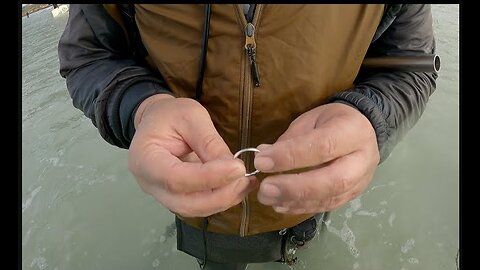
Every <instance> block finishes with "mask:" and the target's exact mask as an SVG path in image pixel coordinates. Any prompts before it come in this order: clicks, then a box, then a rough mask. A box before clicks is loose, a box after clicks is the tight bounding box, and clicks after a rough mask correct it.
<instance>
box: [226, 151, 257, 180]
mask: <svg viewBox="0 0 480 270" xmlns="http://www.w3.org/2000/svg"><path fill="white" fill-rule="evenodd" d="M245 152H257V153H258V152H260V150H258V149H257V148H245V149H242V150H240V151H238V152H237V153H235V155H233V158H238V156H240V155H241V154H243V153H245ZM259 172H260V171H259V170H256V171H254V172H251V173H246V174H245V176H247V177H248V176H252V175H255V174H257V173H259Z"/></svg>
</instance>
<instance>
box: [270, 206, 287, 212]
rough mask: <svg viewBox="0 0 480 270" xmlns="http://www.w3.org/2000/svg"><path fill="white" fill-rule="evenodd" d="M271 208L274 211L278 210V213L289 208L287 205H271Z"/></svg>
mask: <svg viewBox="0 0 480 270" xmlns="http://www.w3.org/2000/svg"><path fill="white" fill-rule="evenodd" d="M273 210H275V211H276V212H278V213H285V212H287V211H288V210H290V208H288V207H283V206H274V207H273Z"/></svg>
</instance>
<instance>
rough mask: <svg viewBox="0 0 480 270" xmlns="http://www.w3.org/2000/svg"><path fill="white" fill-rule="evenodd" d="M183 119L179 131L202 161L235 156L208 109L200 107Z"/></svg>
mask: <svg viewBox="0 0 480 270" xmlns="http://www.w3.org/2000/svg"><path fill="white" fill-rule="evenodd" d="M182 119H183V122H182V123H180V125H179V127H178V132H179V133H180V134H181V135H182V137H183V139H184V141H185V142H186V143H187V144H188V145H189V146H190V148H191V149H192V150H193V151H194V152H195V153H196V154H197V155H198V157H199V158H200V159H201V160H202V162H206V161H210V160H214V159H230V158H233V154H232V152H231V151H230V149H229V148H228V146H227V144H226V143H225V141H224V140H223V138H222V137H221V136H220V134H218V132H217V130H216V129H215V126H214V125H213V122H212V120H211V118H210V116H209V115H208V112H207V110H206V109H204V108H203V107H202V108H199V109H198V112H196V113H192V114H191V115H189V117H183V118H182Z"/></svg>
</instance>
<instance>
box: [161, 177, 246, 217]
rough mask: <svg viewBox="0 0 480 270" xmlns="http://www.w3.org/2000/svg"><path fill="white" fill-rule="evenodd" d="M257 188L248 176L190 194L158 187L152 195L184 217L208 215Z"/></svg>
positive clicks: (235, 201)
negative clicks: (218, 186)
mask: <svg viewBox="0 0 480 270" xmlns="http://www.w3.org/2000/svg"><path fill="white" fill-rule="evenodd" d="M254 188H255V181H251V180H250V179H248V178H247V177H243V178H240V179H237V180H236V181H234V182H232V183H230V184H228V185H226V186H223V187H221V188H218V189H213V190H208V191H200V192H195V193H189V194H175V193H170V192H168V191H165V190H162V189H158V188H157V190H156V192H155V193H154V194H152V195H154V197H155V198H156V199H157V201H159V202H160V203H162V204H163V205H164V206H165V207H166V208H168V209H169V210H171V211H172V212H174V213H177V214H179V215H181V216H183V217H206V216H209V215H212V214H215V213H218V212H222V211H225V210H227V209H229V208H230V207H232V206H234V205H237V204H239V203H240V202H241V201H242V200H243V199H244V198H245V196H247V194H248V193H249V192H250V191H252V190H253V189H254Z"/></svg>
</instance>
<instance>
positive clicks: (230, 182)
mask: <svg viewBox="0 0 480 270" xmlns="http://www.w3.org/2000/svg"><path fill="white" fill-rule="evenodd" d="M134 123H135V128H136V132H135V135H134V137H133V140H132V143H131V145H130V149H129V160H128V165H129V170H130V171H131V172H132V174H133V175H134V176H135V178H136V179H137V181H138V183H139V185H140V187H141V188H142V190H143V191H144V192H146V193H148V194H150V195H152V196H153V197H154V198H155V199H156V200H157V201H158V202H160V203H161V204H162V205H164V206H165V207H166V208H167V209H169V210H170V211H172V212H174V213H176V214H179V215H181V216H183V217H206V216H209V215H212V214H215V213H218V212H221V211H224V210H226V209H228V208H230V207H232V206H234V205H236V204H238V203H240V202H241V201H242V200H243V198H244V197H245V196H246V195H247V194H248V192H250V191H251V190H252V189H253V188H255V182H254V181H255V180H249V178H247V177H245V171H246V169H245V166H244V164H243V163H242V161H240V160H238V159H234V158H233V154H232V153H231V152H230V150H229V148H228V146H227V145H226V144H225V142H224V141H223V139H222V137H220V135H219V134H218V132H217V131H216V129H215V127H214V125H213V123H212V120H211V118H210V116H209V114H208V112H207V110H206V109H205V108H204V107H203V106H201V105H200V104H199V103H198V102H197V101H195V100H193V99H188V98H174V97H172V96H170V95H167V94H157V95H154V96H151V97H149V98H147V99H146V100H145V101H143V102H142V103H141V104H140V106H139V108H138V110H137V112H136V114H135V121H134ZM250 179H253V178H250Z"/></svg>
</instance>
